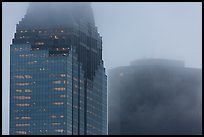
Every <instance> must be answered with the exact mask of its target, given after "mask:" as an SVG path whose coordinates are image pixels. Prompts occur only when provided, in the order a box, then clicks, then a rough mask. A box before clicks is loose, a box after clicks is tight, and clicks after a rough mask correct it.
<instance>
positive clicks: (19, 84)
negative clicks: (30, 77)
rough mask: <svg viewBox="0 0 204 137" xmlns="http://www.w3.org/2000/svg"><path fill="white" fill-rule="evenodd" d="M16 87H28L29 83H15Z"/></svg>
mask: <svg viewBox="0 0 204 137" xmlns="http://www.w3.org/2000/svg"><path fill="white" fill-rule="evenodd" d="M16 85H17V86H28V85H30V83H16Z"/></svg>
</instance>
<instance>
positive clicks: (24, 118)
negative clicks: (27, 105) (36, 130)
mask: <svg viewBox="0 0 204 137" xmlns="http://www.w3.org/2000/svg"><path fill="white" fill-rule="evenodd" d="M21 119H22V120H30V119H31V117H21Z"/></svg>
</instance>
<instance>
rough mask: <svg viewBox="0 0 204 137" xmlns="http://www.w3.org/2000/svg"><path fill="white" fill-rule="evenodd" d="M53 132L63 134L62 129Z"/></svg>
mask: <svg viewBox="0 0 204 137" xmlns="http://www.w3.org/2000/svg"><path fill="white" fill-rule="evenodd" d="M55 132H58V133H63V132H64V129H56V130H55Z"/></svg>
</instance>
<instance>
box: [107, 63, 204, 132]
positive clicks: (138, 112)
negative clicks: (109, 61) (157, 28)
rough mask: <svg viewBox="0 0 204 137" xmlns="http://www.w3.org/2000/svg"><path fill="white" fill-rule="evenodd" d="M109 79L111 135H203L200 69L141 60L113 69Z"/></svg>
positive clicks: (181, 64) (180, 64)
mask: <svg viewBox="0 0 204 137" xmlns="http://www.w3.org/2000/svg"><path fill="white" fill-rule="evenodd" d="M108 81H109V90H108V91H109V92H108V93H109V94H108V98H109V101H108V102H109V103H108V104H109V105H108V106H109V111H108V113H109V117H108V119H109V120H108V121H109V122H108V123H109V126H108V127H109V134H110V135H113V134H119V135H127V134H129V135H166V134H167V135H176V134H179V135H190V134H202V70H201V69H198V68H189V67H185V66H184V62H182V61H177V60H166V59H141V60H136V61H134V62H133V63H131V65H129V66H121V67H117V68H115V69H112V70H111V71H110V72H109V80H108ZM116 114H117V115H116Z"/></svg>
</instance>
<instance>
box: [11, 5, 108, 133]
mask: <svg viewBox="0 0 204 137" xmlns="http://www.w3.org/2000/svg"><path fill="white" fill-rule="evenodd" d="M10 65H11V67H10V131H9V132H10V134H35V135H43V134H48V135H54V134H59V135H61V134H68V135H77V134H107V76H106V74H105V68H104V64H103V60H102V38H101V36H100V35H99V33H98V32H97V27H96V26H95V23H94V17H93V12H92V9H91V5H90V3H63V2H62V3H30V5H29V8H28V10H27V13H26V15H25V17H24V18H23V19H22V20H21V21H20V22H19V24H17V26H16V33H15V37H14V39H13V41H12V44H11V46H10Z"/></svg>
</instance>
